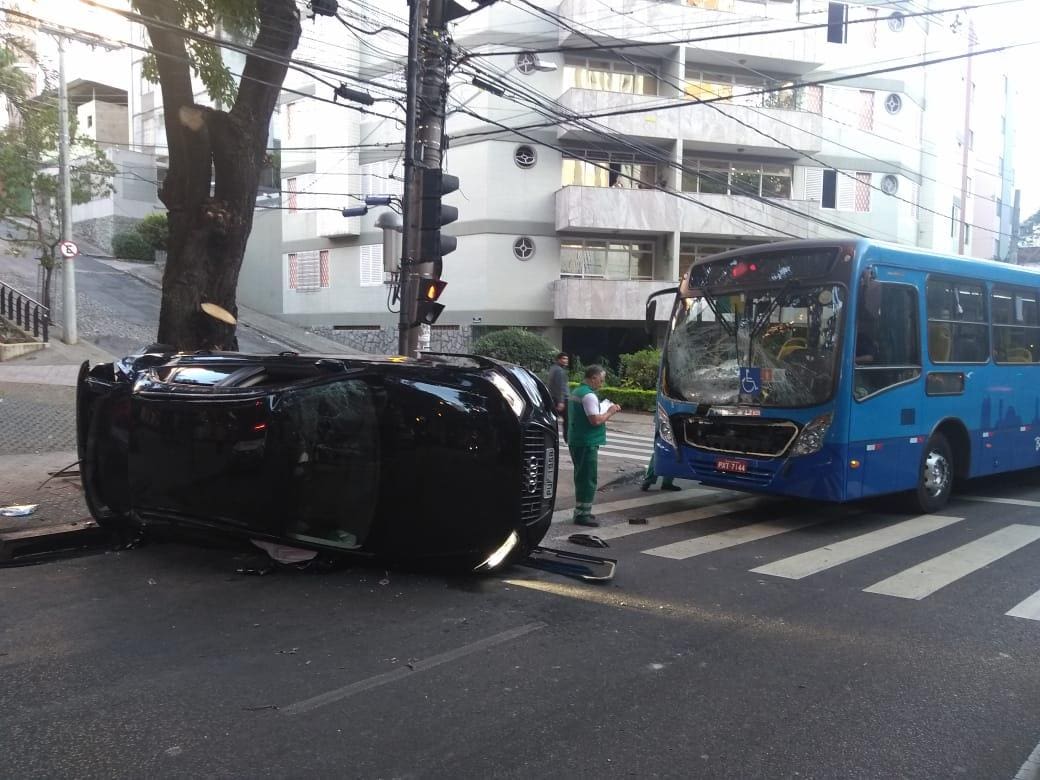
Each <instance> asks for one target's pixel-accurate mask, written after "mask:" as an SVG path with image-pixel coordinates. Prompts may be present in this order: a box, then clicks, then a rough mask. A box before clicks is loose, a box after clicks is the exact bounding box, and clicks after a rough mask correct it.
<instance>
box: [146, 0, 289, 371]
mask: <svg viewBox="0 0 1040 780" xmlns="http://www.w3.org/2000/svg"><path fill="white" fill-rule="evenodd" d="M170 5H172V4H167V0H138V2H137V6H138V8H139V9H140V10H141V12H142V13H143V14H145V15H146V16H150V17H153V18H155V19H159V20H162V21H165V22H170V23H176V22H175V20H174V19H173V18H172V11H171V9H170ZM257 11H258V15H259V19H260V27H259V30H258V33H257V37H256V41H255V42H254V44H253V51H256V52H260V53H261V54H262V55H263V56H264V57H268V58H271V59H275V60H280V61H282V62H284V61H286V60H288V58H289V56H290V55H291V54H292V52H293V51H294V50H295V49H296V44H297V43H298V41H299V38H300V15H299V11H298V9H297V7H296V4H295V3H294V2H293V0H257ZM148 33H149V37H150V38H151V41H152V46H153V48H154V50H155V52H156V61H157V65H158V70H159V83H160V88H161V90H162V96H163V107H164V110H165V122H166V138H167V146H168V147H169V157H170V168H169V171H168V172H167V175H166V180H165V182H164V183H163V187H162V191H161V192H160V195H159V197H160V199H161V200H162V202H163V203H164V204H165V205H166V207H167V208H168V209H169V223H170V239H169V246H168V250H167V257H166V270H165V271H164V273H163V290H162V308H161V310H160V314H159V332H158V340H159V342H160V343H163V344H169V345H171V346H173V347H175V348H177V349H179V350H185V351H191V350H198V349H223V350H237V349H238V339H237V337H236V335H235V326H234V325H229V324H227V323H224V322H221V321H219V320H216V319H214V318H213V317H210V316H209V315H207V314H206V313H205V312H203V311H202V309H201V304H203V303H215V304H217V305H218V306H221V307H223V308H224V309H226V310H227V311H229V312H230V313H231V314H232V315H234V316H235V317H236V318H237V316H238V306H237V303H236V295H237V290H238V275H239V271H240V269H241V267H242V259H243V256H244V254H245V248H246V241H247V240H248V239H249V234H250V231H251V230H252V227H253V210H254V208H255V206H256V191H257V187H258V184H259V179H260V172H261V169H262V166H263V161H264V157H265V155H266V149H267V137H268V128H269V126H270V121H271V115H272V114H273V113H274V108H275V105H276V104H277V100H278V94H279V92H280V91H281V84H282V81H283V80H284V78H285V72H286V66H285V65H284V64H280V63H279V62H271V61H270V59H261V58H259V57H256V56H253V55H250V56H249V57H248V58H247V59H246V65H245V68H244V69H243V71H242V79H241V83H240V86H239V89H238V94H237V96H236V99H235V104H234V106H233V107H232V109H231V110H230V111H228V112H225V111H218V110H216V109H213V108H208V107H204V106H198V105H196V104H195V103H194V95H193V91H192V84H191V77H190V72H189V70H188V65H187V62H186V56H187V53H186V51H185V46H184V39H183V38H182V37H181V36H180V35H178V34H177V33H176V32H171V31H170V30H168V29H164V28H163V27H160V26H148Z"/></svg>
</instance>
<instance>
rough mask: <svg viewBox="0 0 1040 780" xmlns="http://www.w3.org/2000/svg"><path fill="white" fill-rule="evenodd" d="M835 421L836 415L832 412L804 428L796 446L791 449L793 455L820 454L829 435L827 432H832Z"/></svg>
mask: <svg viewBox="0 0 1040 780" xmlns="http://www.w3.org/2000/svg"><path fill="white" fill-rule="evenodd" d="M833 420H834V415H833V414H832V413H831V412H827V414H821V415H820V416H819V417H817V418H816V419H814V420H813V421H812V422H810V423H809V424H808V425H806V426H805V427H804V428H802V432H801V433H799V434H798V438H797V439H796V440H795V443H794V446H793V447H791V455H792V456H794V455H812V454H813V453H814V452H819V451H820V449H821V448H822V447H823V439H824V437H825V436H826V435H827V431H829V430H830V427H831V422H833Z"/></svg>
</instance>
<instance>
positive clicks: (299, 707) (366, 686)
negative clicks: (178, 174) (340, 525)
mask: <svg viewBox="0 0 1040 780" xmlns="http://www.w3.org/2000/svg"><path fill="white" fill-rule="evenodd" d="M545 627H546V624H545V623H542V622H537V623H528V624H527V625H523V626H518V627H517V628H511V629H509V630H508V631H503V632H502V633H500V634H494V635H492V636H489V637H485V638H484V639H478V640H477V641H476V642H471V643H470V644H468V645H463V646H462V647H457V648H455V649H454V650H449V651H447V652H446V653H441V654H440V655H434V656H431V657H430V658H425V659H423V660H421V661H415V662H414V663H412V664H411V666H410V667H408V666H402V667H399V668H397V669H394V670H393V671H392V672H386V673H384V674H377V675H376V676H375V677H369V678H368V679H367V680H359V681H358V682H356V683H351V684H350V685H345V686H343V687H342V688H336V689H335V690H332V691H328V692H327V693H322V694H320V695H318V696H314V697H312V698H310V699H304V700H303V701H298V702H296V703H295V704H290V705H289V706H287V707H283V708H282V710H281V713H282V714H283V715H300V714H302V713H304V712H310V711H311V710H315V709H317V708H318V707H324V706H325V705H326V704H332V703H333V702H337V701H342V700H343V699H346V698H348V697H350V696H353V695H354V694H356V693H362V692H363V691H370V690H372V689H373V688H378V687H379V686H381V685H386V684H387V683H392V682H395V681H397V680H400V679H401V678H403V677H408V676H410V675H412V674H415V673H416V672H425V671H426V670H427V669H433V668H434V667H437V666H440V665H441V664H446V663H448V662H449V661H454V660H457V659H459V658H463V657H465V656H467V655H472V654H473V653H478V652H480V651H481V650H486V649H488V648H489V647H494V646H495V645H500V644H502V643H504V642H509V641H511V640H513V639H519V638H520V637H522V636H524V635H525V634H530V633H531V632H532V631H538V630H539V629H542V628H545Z"/></svg>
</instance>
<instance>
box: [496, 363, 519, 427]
mask: <svg viewBox="0 0 1040 780" xmlns="http://www.w3.org/2000/svg"><path fill="white" fill-rule="evenodd" d="M491 384H493V385H494V386H495V387H497V388H498V392H500V393H501V394H502V397H503V398H504V399H505V401H506V403H507V404H509V408H510V409H512V410H513V414H515V415H516V416H517V417H523V416H524V412H525V411H526V410H527V404H526V403H525V401H524V399H523V398H521V397H520V393H518V392H516V388H515V387H513V386H512V385H511V384H509V380H508V379H506V378H505V377H504V376H502V375H501V374H499V373H495V372H492V374H491Z"/></svg>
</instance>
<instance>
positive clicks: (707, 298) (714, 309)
mask: <svg viewBox="0 0 1040 780" xmlns="http://www.w3.org/2000/svg"><path fill="white" fill-rule="evenodd" d="M704 302H705V303H707V304H708V308H709V309H711V313H712V314H714V315H715V322H717V323H719V324H720V325H721V326H722V328H723V330H725V331H726V333H727V334H729V335H730V336H732V337H733V338H734V339H736V337H737V328H736V323H734V324H733V325H732V326H731V325H730V323H728V322H726V320H725V319H724V318H723V317H722V315H721V314H719V308H718V306H716V305H715V300H714V298H713V297H712V292H711V290H709V289H707V288H705V289H704Z"/></svg>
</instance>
